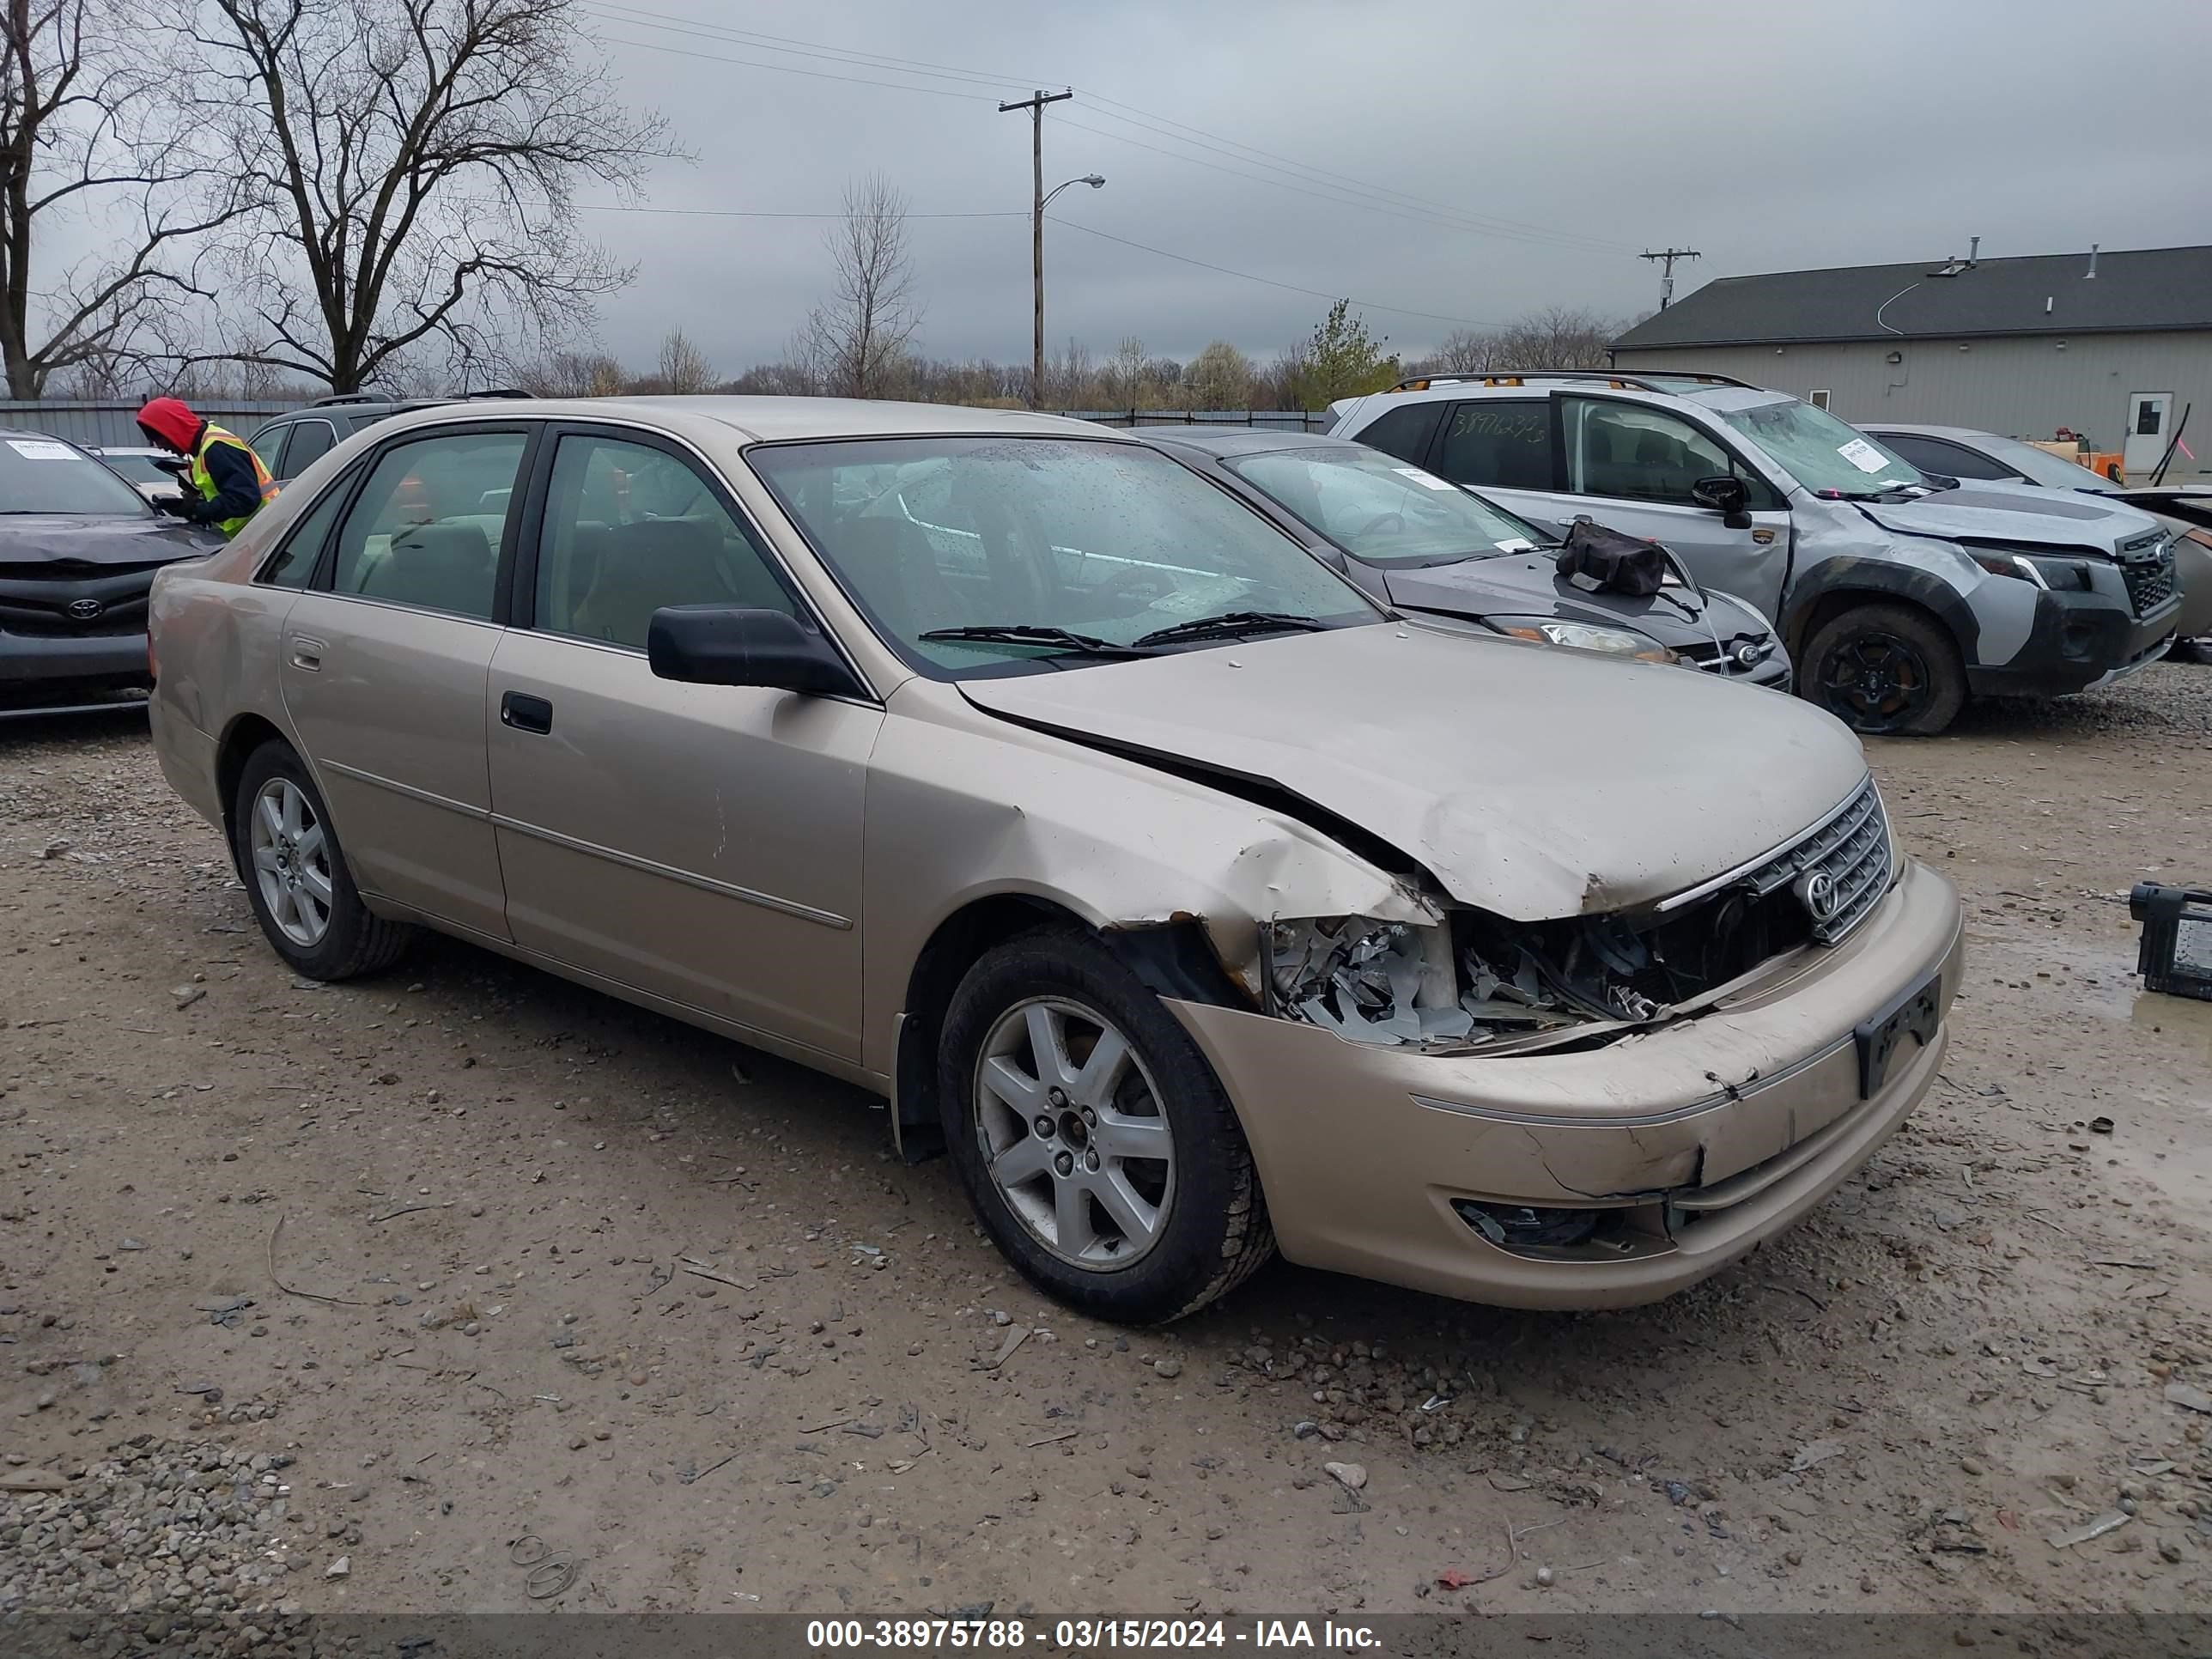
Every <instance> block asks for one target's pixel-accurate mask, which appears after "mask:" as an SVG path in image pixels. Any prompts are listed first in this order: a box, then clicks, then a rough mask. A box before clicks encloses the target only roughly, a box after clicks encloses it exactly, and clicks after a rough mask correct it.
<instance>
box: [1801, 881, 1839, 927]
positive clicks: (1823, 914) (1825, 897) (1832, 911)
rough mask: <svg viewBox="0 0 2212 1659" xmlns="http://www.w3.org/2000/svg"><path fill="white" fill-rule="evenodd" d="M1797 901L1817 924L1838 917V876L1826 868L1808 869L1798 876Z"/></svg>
mask: <svg viewBox="0 0 2212 1659" xmlns="http://www.w3.org/2000/svg"><path fill="white" fill-rule="evenodd" d="M1796 892H1797V902H1799V903H1800V904H1802V905H1803V906H1804V907H1805V913H1806V914H1807V915H1809V916H1811V917H1812V918H1813V921H1814V925H1815V926H1819V925H1820V924H1823V923H1826V922H1830V921H1834V920H1835V918H1836V878H1834V877H1833V876H1832V875H1830V874H1829V873H1828V872H1826V870H1808V871H1807V872H1805V873H1804V874H1803V875H1802V876H1800V877H1798V878H1797V881H1796Z"/></svg>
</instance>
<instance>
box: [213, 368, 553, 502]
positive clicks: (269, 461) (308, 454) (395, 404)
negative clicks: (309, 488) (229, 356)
mask: <svg viewBox="0 0 2212 1659" xmlns="http://www.w3.org/2000/svg"><path fill="white" fill-rule="evenodd" d="M523 395H525V394H523V393H522V392H513V391H507V390H505V389H501V390H498V391H492V392H470V393H469V394H468V398H470V399H474V398H520V397H522V396H523ZM453 401H454V400H453V398H380V397H378V396H376V395H375V394H374V392H338V393H337V394H335V395H333V396H331V397H328V398H316V399H315V401H314V402H313V403H311V404H303V405H301V407H300V408H298V409H294V410H287V411H286V412H285V413H283V414H282V415H279V416H276V419H274V420H272V421H267V422H264V423H263V424H261V425H260V426H258V427H256V428H254V429H253V434H252V436H251V437H249V438H247V439H246V442H248V443H250V444H252V446H253V453H255V454H257V455H258V456H259V457H260V458H261V465H264V466H265V467H267V468H268V469H269V476H270V477H272V478H274V479H276V482H277V483H289V482H290V481H291V480H293V479H294V478H296V477H299V476H300V475H301V473H302V472H305V471H307V469H308V467H310V466H311V465H313V464H314V463H315V462H317V461H319V460H320V459H322V458H323V457H324V456H325V455H326V454H328V453H330V452H331V450H333V449H336V448H337V447H338V446H339V445H340V444H342V443H343V442H344V441H346V440H347V439H348V438H350V437H352V436H353V435H354V434H355V433H356V432H362V431H365V430H367V429H368V428H370V427H373V426H374V425H376V424H377V423H378V422H380V421H388V420H390V419H391V418H392V416H394V415H404V414H406V413H407V412H408V411H409V410H416V409H431V408H435V407H436V406H437V405H438V404H448V403H452V402H453Z"/></svg>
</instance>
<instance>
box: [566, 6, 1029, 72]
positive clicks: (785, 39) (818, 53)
mask: <svg viewBox="0 0 2212 1659" xmlns="http://www.w3.org/2000/svg"><path fill="white" fill-rule="evenodd" d="M592 3H595V4H598V5H600V6H604V7H605V8H607V9H611V10H614V11H622V12H629V13H632V14H635V15H636V16H637V17H638V18H640V19H644V18H653V19H658V20H659V21H661V22H663V23H665V24H669V25H671V26H678V25H680V26H681V27H683V28H684V29H685V30H686V31H687V32H690V33H713V34H715V35H717V36H720V37H721V38H725V39H728V40H742V41H744V42H746V43H748V44H754V45H755V46H756V49H757V50H759V51H783V50H789V51H791V52H793V55H795V56H799V57H806V58H823V59H825V60H826V61H828V62H830V63H849V64H855V65H858V66H859V67H861V68H864V69H886V70H899V71H900V72H902V73H904V74H909V75H921V74H926V73H929V72H931V71H935V72H936V75H937V77H938V78H939V79H943V80H962V81H969V82H975V83H977V84H980V85H985V86H994V87H1024V86H1034V85H1035V84H1036V82H1037V81H1038V80H1039V79H1040V78H1042V79H1044V80H1046V81H1049V80H1050V79H1051V78H1052V77H1051V76H1042V77H1039V76H1034V75H993V74H991V73H989V72H988V71H987V70H975V69H962V68H959V67H958V66H957V65H955V64H933V63H929V62H927V60H925V59H922V58H898V57H894V56H892V55H890V54H889V53H886V52H862V51H860V49H859V48H857V47H853V46H830V45H829V44H828V43H827V42H825V41H820V40H799V38H797V37H796V36H794V35H789V34H763V33H761V32H760V31H758V30H757V29H740V28H733V27H731V26H730V25H728V24H726V23H703V22H701V21H699V20H697V19H696V18H690V17H678V16H677V15H674V14H672V13H670V12H665V11H654V10H653V9H650V8H648V7H645V6H638V5H631V4H629V3H627V0H592ZM771 41H772V42H775V43H777V44H776V45H774V46H769V45H767V44H765V43H767V42H771Z"/></svg>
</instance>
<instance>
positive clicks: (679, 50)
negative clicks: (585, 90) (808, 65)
mask: <svg viewBox="0 0 2212 1659" xmlns="http://www.w3.org/2000/svg"><path fill="white" fill-rule="evenodd" d="M601 21H611V20H607V19H602V20H601ZM708 38H711V37H708ZM601 39H602V40H605V43H606V44H607V45H609V46H635V47H636V48H638V50H640V51H641V52H667V53H669V54H670V55H671V56H672V57H677V58H697V59H702V60H704V61H705V62H707V63H709V64H739V65H741V66H742V67H744V68H746V69H764V70H773V71H775V73H776V74H778V75H804V76H806V77H807V78H808V79H810V80H814V81H845V82H850V83H851V84H852V85H854V86H856V87H885V88H890V90H891V91H893V92H922V93H927V94H929V95H930V96H931V97H933V98H957V99H959V100H961V101H962V102H963V103H969V104H988V103H993V102H995V101H996V100H994V99H992V98H991V97H989V96H988V95H987V94H983V93H980V92H952V91H950V90H948V89H946V88H943V87H916V86H909V85H908V84H907V83H906V82H902V81H870V80H866V79H864V78H862V77H861V76H857V75H831V74H829V72H828V71H826V70H805V69H799V68H798V67H797V66H796V65H794V64H763V63H762V62H760V61H759V60H758V59H757V58H723V57H720V56H717V55H716V54H715V53H714V52H700V51H697V50H696V49H695V48H693V47H690V46H661V45H659V44H658V43H656V42H654V41H652V40H622V39H620V38H619V37H617V36H615V35H604V36H602V37H601Z"/></svg>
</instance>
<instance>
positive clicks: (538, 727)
mask: <svg viewBox="0 0 2212 1659" xmlns="http://www.w3.org/2000/svg"><path fill="white" fill-rule="evenodd" d="M499 723H500V724H501V726H513V728H514V729H515V730H516V731H518V732H538V733H539V734H540V735H543V734H544V733H545V732H550V731H551V730H552V729H553V705H552V704H551V703H550V702H546V700H545V699H544V698H543V697H533V696H530V695H529V694H528V693H527V692H524V691H502V692H501V693H500V697H499Z"/></svg>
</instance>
